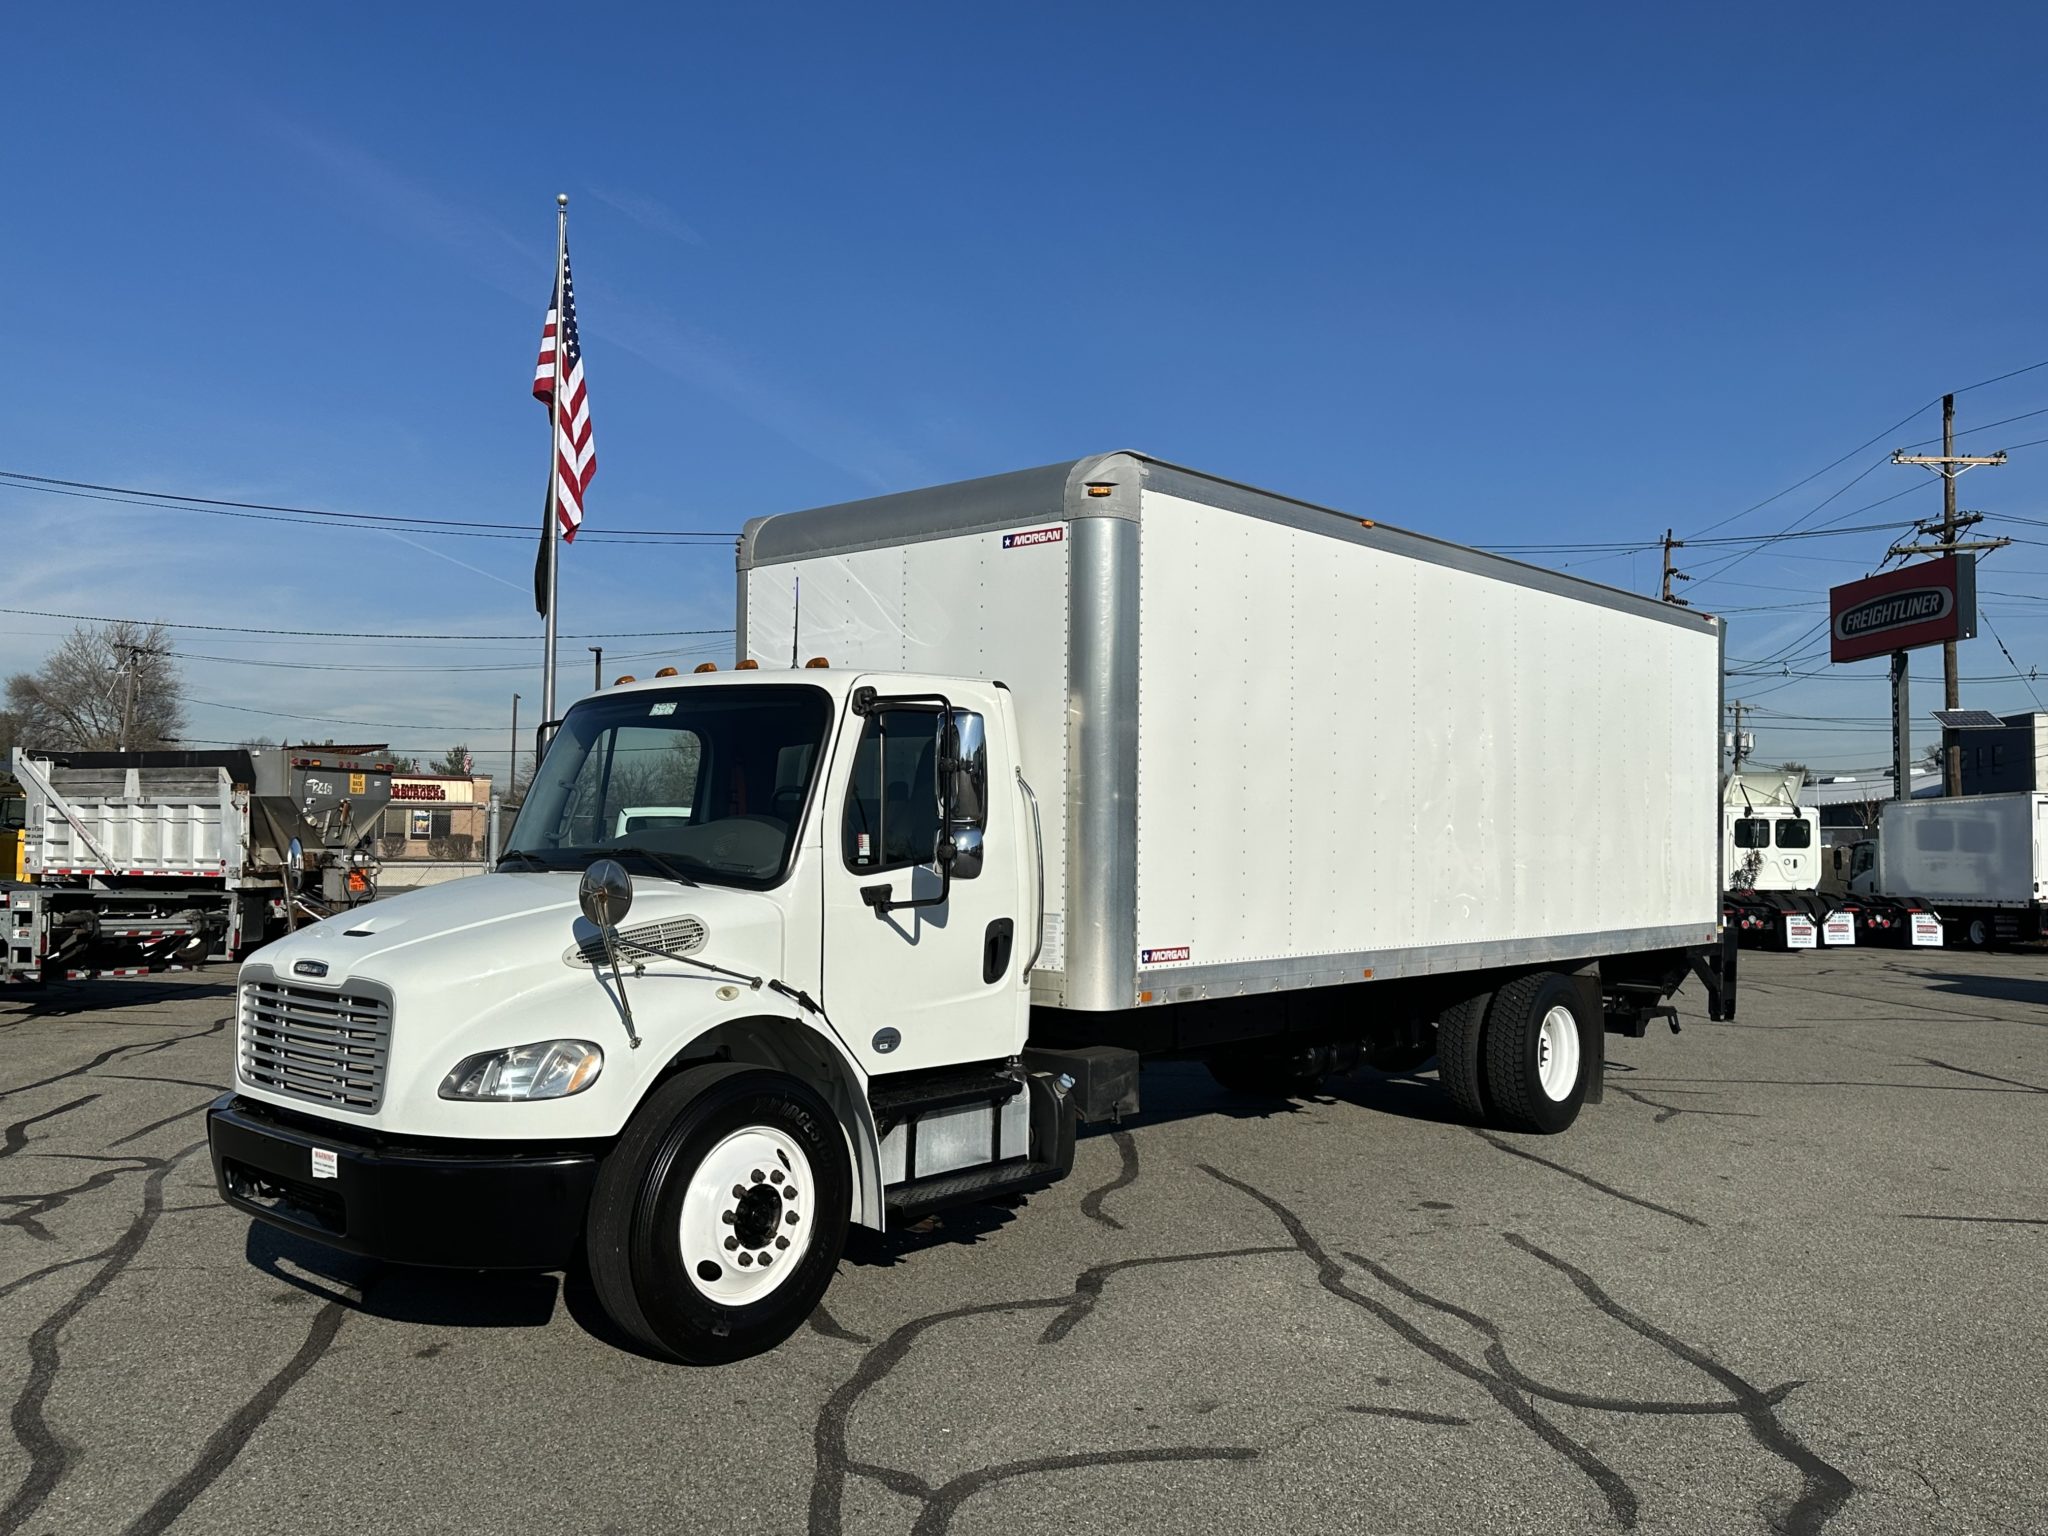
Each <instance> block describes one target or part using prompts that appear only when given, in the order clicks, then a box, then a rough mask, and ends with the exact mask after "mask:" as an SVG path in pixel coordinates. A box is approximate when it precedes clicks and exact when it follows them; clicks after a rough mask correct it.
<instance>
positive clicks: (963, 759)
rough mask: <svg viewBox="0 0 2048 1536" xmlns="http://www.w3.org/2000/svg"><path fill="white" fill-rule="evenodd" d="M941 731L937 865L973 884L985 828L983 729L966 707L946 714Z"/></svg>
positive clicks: (985, 745) (985, 750)
mask: <svg viewBox="0 0 2048 1536" xmlns="http://www.w3.org/2000/svg"><path fill="white" fill-rule="evenodd" d="M942 730H943V733H944V734H943V735H942V737H941V739H940V744H939V803H940V804H941V805H942V806H944V807H945V824H944V826H943V827H942V828H941V829H940V832H939V847H938V861H939V863H940V864H941V865H943V866H944V867H945V868H946V870H947V872H948V873H949V874H950V875H951V876H952V877H953V878H954V879H955V880H972V879H973V878H974V877H975V876H976V875H978V874H980V873H981V864H982V835H983V833H984V831H985V830H986V828H987V825H988V731H987V727H986V724H985V722H984V721H983V720H982V718H981V716H980V715H977V714H975V713H973V712H972V711H970V710H965V709H954V710H948V711H947V712H946V719H945V723H944V726H943V727H942Z"/></svg>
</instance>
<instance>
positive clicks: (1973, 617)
mask: <svg viewBox="0 0 2048 1536" xmlns="http://www.w3.org/2000/svg"><path fill="white" fill-rule="evenodd" d="M1828 620H1829V631H1828V632H1829V637H1830V640H1829V646H1828V659H1829V660H1831V661H1862V660H1863V659H1865V658H1866V657H1870V656H1888V655H1890V654H1891V653H1892V652H1893V651H1910V650H1913V649H1915V648H1916V647H1918V646H1923V645H1940V644H1941V643H1942V642H1943V641H1944V640H1968V639H1970V638H1972V637H1973V636H1974V635H1975V634H1976V633H1977V564H1976V557H1975V556H1974V555H1944V556H1943V557H1942V558H1941V559H1939V560H1922V561H1921V562H1920V563H1919V564H1917V565H1906V566H1901V567H1900V568H1899V569H1898V570H1896V571H1886V572H1885V573H1884V574H1883V575H1881V576H1868V577H1865V578H1864V579H1863V580H1862V581H1852V582H1849V583H1848V584H1847V585H1846V586H1840V587H1833V588H1830V589H1829V591H1828Z"/></svg>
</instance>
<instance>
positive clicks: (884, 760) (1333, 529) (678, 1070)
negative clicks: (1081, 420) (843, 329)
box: [209, 454, 1735, 1361]
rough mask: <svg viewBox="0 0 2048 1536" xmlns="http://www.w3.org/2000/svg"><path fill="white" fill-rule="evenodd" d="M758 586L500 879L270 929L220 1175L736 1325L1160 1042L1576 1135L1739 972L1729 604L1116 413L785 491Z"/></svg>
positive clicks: (1721, 1008)
mask: <svg viewBox="0 0 2048 1536" xmlns="http://www.w3.org/2000/svg"><path fill="white" fill-rule="evenodd" d="M738 595H739V629H740V638H739V660H738V668H737V670H732V671H726V672H717V673H715V674H713V675H702V676H691V677H680V678H667V677H657V678H655V679H653V680H650V681H648V682H640V683H636V682H633V681H632V680H630V679H624V680H622V685H621V686H618V687H614V688H612V689H608V690H605V691H603V692H601V693H597V694H593V695H591V696H590V697H587V698H585V699H583V700H581V701H580V702H578V703H577V704H576V705H575V706H574V707H573V708H572V709H571V710H570V711H569V713H568V714H567V716H566V717H565V719H564V720H563V721H562V722H561V725H560V728H559V730H558V732H557V733H556V734H555V736H554V738H553V740H552V743H551V744H550V746H549V748H548V751H547V754H546V757H545V759H544V760H543V762H542V764H541V766H540V769H539V772H538V774H537V776H536V779H535V782H534V785H533V787H532V789H531V792H530V793H529V796H528V798H527V800H526V803H525V805H524V807H523V809H522V811H521V813H520V817H519V821H518V824H517V826H516V828H515V829H514V831H513V833H512V836H511V838H510V841H509V845H508V848H507V851H506V853H505V855H504V857H503V858H502V859H501V861H500V863H499V866H498V868H499V871H500V872H499V873H495V874H491V875H486V876H481V877H478V878H475V879H471V880H465V881H457V882H454V883H451V884H448V885H444V886H440V887H436V888H432V889H429V890H424V891H420V892H417V893H414V894H410V895H407V896H403V897H400V898H397V899H395V900H391V901H386V902H380V903H378V904H377V905H376V906H375V907H374V908H371V909H369V910H367V911H366V912H361V913H356V914H351V915H350V916H348V917H346V918H338V919H335V920H332V921H329V922H326V923H322V924H319V925H317V926H315V927H313V928H311V929H308V930H305V931H303V932H301V933H299V934H297V935H294V936H293V937H291V938H289V939H287V940H285V941H283V942H282V943H280V944H278V945H276V946H274V947H272V948H271V949H270V950H268V951H266V952H265V953H264V954H263V955H262V956H260V957H258V958H257V959H256V960H254V961H252V962H250V963H249V964H248V965H246V966H245V967H244V968H243V973H242V982H241V988H240V998H241V1001H240V1017H239V1028H238V1064H237V1090H236V1092H235V1093H234V1094H233V1095H230V1096H228V1097H227V1098H224V1099H223V1100H221V1101H220V1102H219V1103H217V1104H216V1105H215V1106H214V1107H213V1109H212V1111H211V1112H210V1115H209V1130H210V1134H211V1139H212V1147H213V1159H214V1165H215V1169H216V1172H217V1176H218V1179H219V1183H220V1187H221V1190H222V1192H223V1194H224V1196H225V1197H226V1198H227V1199H228V1200H229V1201H230V1202H231V1203H233V1204H235V1205H237V1206H238V1207H240V1208H241V1209H243V1210H246V1211H248V1212H250V1213H251V1214H253V1215H256V1216H259V1217H261V1218H262V1219H264V1220H267V1221H270V1222H272V1223H274V1224H276V1225H278V1226H281V1227H284V1228H286V1229H288V1230H291V1231H295V1232H297V1233H299V1234H301V1235H303V1236H307V1237H310V1238H313V1239H315V1240H317V1241H320V1242H323V1243H327V1244H331V1245H333V1246H336V1247H341V1248H345V1249H351V1250H354V1251H359V1252H364V1253H370V1254H374V1255H377V1256H380V1257H383V1258H386V1259H391V1260H397V1261H409V1262H417V1263H438V1264H448V1265H460V1266H465V1267H480V1268H488V1267H496V1266H507V1267H517V1266H537V1267H551V1266H561V1265H565V1264H568V1263H572V1262H575V1261H576V1260H577V1259H578V1257H579V1256H580V1257H581V1258H582V1259H584V1260H585V1261H587V1263H588V1265H589V1268H590V1273H591V1276H592V1279H593V1281H594V1283H595V1287H596V1290H597V1293H598V1295H599V1296H600V1298H601V1299H602V1301H603V1303H604V1305H605V1307H606V1308H607V1310H608V1311H609V1312H610V1314H611V1315H612V1316H613V1317H614V1318H615V1319H616V1320H617V1321H618V1322H619V1324H620V1325H621V1326H622V1327H623V1328H624V1329H625V1330H626V1331H628V1332H629V1333H631V1334H633V1335H634V1336H635V1337H636V1338H638V1339H639V1340H640V1341H641V1342H643V1343H644V1344H645V1345H647V1346H648V1347H649V1348H651V1349H653V1350H656V1351H659V1352H661V1353H664V1354H667V1355H669V1356H672V1357H675V1358H680V1359H685V1360H692V1361H715V1360H723V1359H730V1358H733V1357H735V1356H738V1355H742V1354H746V1353H750V1352H753V1351H756V1350H760V1349H763V1348H767V1347H769V1346H771V1345H773V1344H774V1343H776V1342H778V1341H779V1340H780V1339H782V1338H783V1337H785V1336H786V1335H787V1334H788V1333H789V1332H790V1330H791V1329H793V1328H795V1327H796V1326H797V1325H798V1324H799V1323H800V1322H801V1320H802V1319H803V1318H804V1317H805V1316H807V1315H808V1313H809V1312H810V1310H811V1309H812V1307H813V1306H815V1304H816V1303H817V1300H818V1298H819V1297H820V1296H821V1295H822V1294H823V1292H824V1289H825V1287H826V1285H827V1283H828V1282H829V1280H830V1278H831V1275H832V1272H833V1269H834V1267H835V1265H836V1263H837V1260H838V1256H839V1252H840V1247H841V1244H842V1242H843V1239H844V1235H845V1232H846V1229H847V1225H848V1223H849V1222H851V1223H856V1224H859V1225H862V1226H866V1227H871V1228H883V1227H886V1226H888V1225H890V1224H892V1223H895V1222H898V1221H902V1220H906V1219H915V1218H916V1217H918V1216H919V1215H921V1214H922V1213H925V1212H927V1211H931V1210H934V1209H937V1208H941V1207H943V1206H946V1205H949V1204H953V1203H956V1202H962V1201H971V1200H978V1199H983V1198H987V1197H989V1196H992V1195H997V1194H1003V1193H1007V1192H1013V1191H1018V1190H1025V1189H1031V1188H1036V1187H1039V1186H1041V1185H1044V1184H1046V1183H1049V1182H1052V1181H1053V1180H1056V1179H1058V1178H1060V1177H1061V1176H1062V1175H1064V1174H1065V1173H1066V1172H1067V1171H1068V1169H1069V1167H1070V1166H1071V1162H1072V1157H1073V1139H1074V1135H1075V1127H1076V1122H1077V1121H1079V1120H1100V1119H1104V1118H1111V1117H1115V1116H1117V1115H1119V1114H1122V1113H1128V1112H1130V1111H1131V1110H1134V1109H1135V1108H1136V1107H1137V1104H1138V1067H1139V1063H1140V1061H1141V1059H1142V1058H1143V1057H1145V1056H1157V1055H1183V1056H1187V1055H1192V1056H1198V1057H1201V1058H1203V1059H1205V1060H1207V1061H1208V1062H1209V1063H1210V1064H1211V1066H1212V1068H1213V1070H1214V1071H1215V1072H1216V1075H1217V1077H1218V1078H1219V1079H1220V1080H1221V1081H1222V1082H1223V1083H1224V1084H1225V1085H1226V1086H1227V1087H1230V1088H1233V1089H1237V1090H1240V1091H1257V1092H1268V1093H1272V1092H1280V1093H1284V1092H1290V1091H1299V1090H1302V1089H1306V1088H1309V1087H1312V1086H1313V1085H1314V1084H1315V1083H1316V1082H1317V1081H1318V1080H1319V1078H1320V1077H1321V1076H1322V1075H1323V1074H1324V1073H1325V1072H1327V1071H1329V1070H1331V1069H1332V1068H1335V1067H1341V1066H1344V1065H1347V1064H1349V1063H1352V1062H1355V1061H1358V1060H1360V1059H1365V1060H1369V1061H1375V1062H1378V1063H1381V1064H1383V1065H1387V1066H1391V1067H1400V1068H1412V1067H1414V1066H1417V1065H1420V1064H1421V1062H1422V1061H1423V1060H1425V1059H1426V1058H1427V1057H1429V1056H1430V1055H1432V1054H1434V1055H1435V1056H1436V1057H1437V1059H1438V1062H1439V1068H1440V1073H1441V1076H1442V1079H1443V1083H1444V1086H1445V1088H1446V1089H1447V1091H1448V1092H1449V1093H1450V1095H1451V1097H1452V1098H1453V1099H1454V1100H1455V1101H1456V1103H1457V1104H1458V1105H1459V1106H1460V1107H1461V1108H1462V1109H1463V1110H1464V1111H1465V1112H1466V1113H1468V1114H1469V1115H1471V1116H1472V1117H1474V1118H1477V1119H1480V1120H1483V1121H1486V1122H1488V1123H1491V1124H1493V1125H1496V1126H1499V1127H1503V1128H1507V1129H1512V1130H1520V1131H1557V1130H1561V1129H1563V1128H1564V1127H1566V1126H1567V1125H1569V1124H1570V1123H1571V1122H1572V1120H1573V1119H1574V1118H1575V1117H1576V1116H1577V1114H1578V1113H1579V1110H1580V1107H1581V1105H1582V1104H1583V1103H1585V1102H1586V1101H1587V1100H1588V1099H1597V1098H1598V1097H1599V1093H1600V1082H1601V1070H1602V1061H1603V1049H1604V1037H1605V1034H1606V1032H1608V1031H1610V1030H1615V1031H1621V1032H1625V1033H1631V1034H1640V1033H1641V1032H1642V1031H1643V1029H1644V1028H1645V1027H1646V1026H1647V1024H1648V1023H1649V1021H1650V1020H1652V1019H1653V1018H1655V1017H1657V1016H1659V1015H1668V1014H1671V1012H1672V1010H1670V1009H1669V1008H1668V1007H1667V1006H1666V1005H1665V999H1666V998H1667V997H1669V995H1670V994H1671V993H1672V992H1673V991H1674V990H1675V989H1676V988H1677V987H1678V986H1679V985H1680V984H1681V983H1682V982H1683V981H1684V979H1685V978H1686V977H1687V976H1688V975H1690V974H1695V973H1697V974H1700V975H1701V976H1702V978H1703V980H1705V981H1706V982H1707V983H1708V988H1709V1006H1710V1009H1711V1010H1712V1011H1713V1013H1714V1015H1715V1016H1716V1017H1725V1016H1732V1013H1733V1009H1734V1005H1735V971H1734V948H1733V942H1732V935H1730V936H1729V938H1728V941H1727V942H1726V943H1724V942H1723V940H1722V935H1721V933H1720V924H1719V918H1720V893H1721V877H1720V870H1719V868H1718V862H1719V861H1718V859H1717V850H1718V848H1719V844H1720V840H1719V837H1718V835H1717V834H1718V827H1719V816H1720V794H1719V782H1718V779H1719V764H1718V754H1719V742H1718V720H1719V711H1720V679H1721V644H1722V631H1721V626H1720V624H1719V623H1718V622H1717V621H1716V620H1713V619H1711V618H1708V617H1705V616H1702V615H1698V614H1694V613H1691V612H1689V611H1686V610H1684V609H1682V608H1679V607H1676V606H1674V605H1666V604H1660V603H1656V602H1652V601H1647V600H1645V599H1642V598H1639V597H1636V596H1633V595H1631V594H1628V593H1624V592H1618V591H1614V590H1612V589H1609V588H1605V587H1600V586H1596V585H1594V584H1592V583H1589V582H1585V581H1582V580H1579V579H1576V578H1573V577H1570V576H1566V575H1561V574H1558V573H1555V572H1551V571H1546V570H1540V569H1535V568H1532V567H1528V566H1524V565H1520V564H1517V563H1515V562H1513V561H1509V560H1504V559H1499V558H1496V557H1493V556H1489V555H1485V554H1481V553H1478V552H1476V551H1473V550H1470V549H1464V548H1460V547H1458V546H1456V545H1451V544H1446V543H1443V542H1441V541H1438V540H1435V539H1431V538H1428V537H1425V536H1422V535H1418V534H1414V533H1409V532H1404V531H1402V530H1399V529H1395V528H1390V527H1387V526H1385V525H1383V524H1380V523H1377V522H1376V521H1374V520H1371V519H1360V518H1357V517H1352V516H1347V515H1344V514H1341V513H1337V512H1333V511H1330V510H1329V509H1327V508H1322V507H1316V506H1311V505H1308V504H1306V503H1303V502H1299V501H1293V500H1290V499H1288V498H1285V497H1281V496H1275V495H1271V494H1268V493H1265V492H1261V491H1256V490H1252V489H1250V488H1248V487H1244V486H1241V485H1236V484H1233V483H1231V482H1228V481H1224V480H1219V479H1215V478H1212V477H1209V476H1205V475H1200V474H1196V473H1194V472H1192V471H1188V470H1183V469H1178V468H1175V467H1173V466H1171V465H1167V464H1163V463H1160V462H1158V461H1156V460H1151V459H1147V458H1143V457H1141V456H1138V455H1135V454H1112V455H1108V456H1104V457H1099V458H1093V459H1084V460H1081V461H1079V462H1077V463H1072V464H1062V465H1055V466H1051V467H1048V468H1044V469H1037V470H1029V471H1024V472H1021V473H1018V474H1012V475H1002V476H997V477H994V478H991V479H987V480H979V481H972V482H967V483H964V484H960V485H951V486H941V487H937V488H934V489H931V490H924V491H916V492H911V493H908V494H904V495H898V496H887V497H882V498H878V499H876V500H873V501H868V502H861V503H855V504H852V505H849V506H842V507H831V508H824V509H819V510H814V511H809V512H802V513H796V514H792V515H788V516H783V517H774V518H768V519H764V520H759V521H756V522H754V523H751V524H749V525H748V527H747V529H746V532H745V534H744V536H743V538H742V541H741V548H740V557H739V594H738ZM648 805H659V806H669V807H683V806H687V807H688V808H689V814H688V816H687V817H675V818H670V819H667V820H665V823H664V824H661V825H648V826H644V827H639V828H634V829H632V830H629V831H626V832H624V833H621V832H620V831H619V822H618V819H617V818H618V816H619V814H620V812H621V811H622V810H624V809H626V808H627V807H632V806H648ZM579 914H580V915H579ZM1674 1025H1675V1017H1674Z"/></svg>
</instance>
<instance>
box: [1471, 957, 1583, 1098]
mask: <svg viewBox="0 0 2048 1536" xmlns="http://www.w3.org/2000/svg"><path fill="white" fill-rule="evenodd" d="M1585 1007H1586V1005H1585V998H1584V996H1583V994H1582V993H1581V992H1580V990H1579V984H1578V982H1577V981H1575V980H1574V979H1573V978H1571V977H1569V976H1565V975H1562V974H1560V973H1559V972H1556V971H1539V972H1537V973H1536V974H1535V975H1533V976H1522V977H1518V978H1516V979H1515V980H1514V981H1511V982H1509V983H1508V984H1507V985H1506V986H1504V987H1502V988H1501V989H1500V992H1499V994H1498V995H1497V996H1496V997H1495V998H1494V1000H1493V1007H1492V1008H1491V1009H1490V1010H1488V1012H1487V1016H1486V1036H1485V1040H1484V1043H1483V1044H1484V1052H1483V1054H1484V1057H1485V1064H1486V1090H1487V1098H1488V1100H1489V1101H1490V1108H1491V1110H1492V1115H1491V1118H1492V1120H1493V1123H1494V1124H1495V1125H1497V1126H1499V1127H1500V1128H1501V1129H1502V1130H1507V1131H1534V1132H1538V1133H1540V1134H1543V1135H1555V1134H1556V1133H1557V1132H1559V1131H1562V1130H1564V1129H1566V1128H1567V1127H1569V1126H1570V1125H1571V1123H1572V1122H1573V1121H1574V1120H1576V1119H1578V1118H1579V1110H1580V1108H1581V1107H1582V1106H1583V1105H1584V1104H1585V1102H1586V1091H1587V1089H1588V1087H1589V1086H1590V1084H1591V1072H1590V1068H1591V1066H1592V1064H1593V1063H1594V1062H1595V1061H1597V1060H1599V1057H1598V1055H1597V1053H1596V1052H1595V1051H1594V1050H1591V1049H1588V1047H1587V1044H1586V1042H1587V1040H1588V1038H1589V1037H1590V1035H1591V1032H1592V1031H1594V1030H1597V1029H1602V1028H1605V1020H1604V1019H1602V1018H1601V1017H1599V1016H1598V1015H1595V1016H1593V1017H1591V1018H1587V1017H1585Z"/></svg>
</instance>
